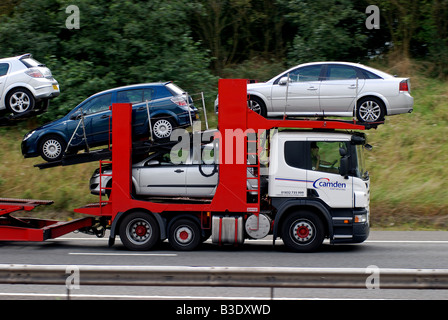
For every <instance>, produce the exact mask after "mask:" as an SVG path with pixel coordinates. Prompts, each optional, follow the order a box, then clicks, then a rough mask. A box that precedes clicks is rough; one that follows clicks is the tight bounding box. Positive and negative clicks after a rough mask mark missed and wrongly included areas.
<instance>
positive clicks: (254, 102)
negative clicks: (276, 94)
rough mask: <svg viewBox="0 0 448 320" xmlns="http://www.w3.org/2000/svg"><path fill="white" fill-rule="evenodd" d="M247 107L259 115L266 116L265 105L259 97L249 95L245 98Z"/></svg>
mask: <svg viewBox="0 0 448 320" xmlns="http://www.w3.org/2000/svg"><path fill="white" fill-rule="evenodd" d="M247 107H248V108H249V109H251V110H252V111H254V112H256V113H258V114H259V115H261V116H263V117H266V107H265V105H264V103H263V102H262V101H261V100H260V99H259V98H257V97H252V96H249V98H248V99H247Z"/></svg>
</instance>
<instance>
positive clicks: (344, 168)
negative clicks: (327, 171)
mask: <svg viewBox="0 0 448 320" xmlns="http://www.w3.org/2000/svg"><path fill="white" fill-rule="evenodd" d="M348 159H349V158H348V157H347V156H343V157H342V158H341V164H340V166H339V174H340V175H341V176H343V177H346V178H347V177H348V166H349V162H348Z"/></svg>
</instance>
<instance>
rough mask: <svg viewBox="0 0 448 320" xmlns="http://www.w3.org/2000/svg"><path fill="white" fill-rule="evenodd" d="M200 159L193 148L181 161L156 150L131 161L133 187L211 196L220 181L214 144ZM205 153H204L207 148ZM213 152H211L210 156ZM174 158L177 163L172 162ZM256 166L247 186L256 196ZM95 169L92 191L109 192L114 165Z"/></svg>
mask: <svg viewBox="0 0 448 320" xmlns="http://www.w3.org/2000/svg"><path fill="white" fill-rule="evenodd" d="M207 148H209V149H208V150H207V151H206V152H205V154H209V156H206V157H205V158H202V159H201V165H199V161H198V160H197V157H196V156H195V155H194V154H193V150H191V151H190V152H189V153H188V154H187V155H186V156H184V157H181V158H182V159H181V160H180V163H177V161H172V159H171V155H170V152H166V151H161V152H156V153H153V154H152V155H150V156H149V157H147V158H146V159H144V160H142V161H140V162H137V163H135V164H133V165H132V190H133V194H134V195H136V196H162V197H188V198H212V197H213V195H214V194H215V191H216V187H217V184H218V171H219V165H217V164H216V165H215V160H214V158H213V151H211V152H210V150H212V149H213V147H207ZM202 152H203V155H204V151H202ZM210 154H211V156H210ZM173 162H175V163H173ZM253 170H255V169H254V168H248V169H247V177H248V179H247V181H246V186H247V189H248V190H250V191H248V194H249V195H250V196H251V197H252V198H253V197H256V196H257V194H258V191H257V190H258V181H257V179H254V178H255V175H254V174H253ZM101 173H102V176H101V187H100V169H99V168H98V169H96V170H95V171H94V172H93V175H92V177H91V178H90V184H89V185H90V192H91V193H92V194H94V195H99V194H100V193H101V194H102V195H104V194H106V195H107V196H110V193H111V187H112V168H111V165H109V164H107V165H105V166H103V167H102V168H101ZM260 184H261V186H260V187H261V190H264V189H267V184H266V180H265V179H264V177H262V178H261V179H260Z"/></svg>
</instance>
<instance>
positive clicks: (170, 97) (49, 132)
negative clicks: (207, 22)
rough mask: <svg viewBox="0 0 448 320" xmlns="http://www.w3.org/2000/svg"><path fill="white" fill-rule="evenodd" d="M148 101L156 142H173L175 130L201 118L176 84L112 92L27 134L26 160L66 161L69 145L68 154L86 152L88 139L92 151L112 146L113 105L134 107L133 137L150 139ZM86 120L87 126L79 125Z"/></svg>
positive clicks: (135, 87) (24, 151)
mask: <svg viewBox="0 0 448 320" xmlns="http://www.w3.org/2000/svg"><path fill="white" fill-rule="evenodd" d="M146 101H148V105H149V110H150V117H151V125H152V133H153V137H154V138H156V139H163V138H169V137H170V135H171V133H172V131H173V129H175V128H179V127H188V126H190V124H191V122H190V120H191V121H194V120H195V119H197V118H198V110H197V109H196V108H195V107H194V106H193V103H192V100H191V98H187V94H186V93H185V91H183V90H182V89H181V88H179V87H178V86H176V85H175V84H174V83H172V82H163V83H145V84H137V85H130V86H125V87H120V88H115V89H110V90H106V91H102V92H99V93H96V94H94V95H92V96H91V97H89V98H87V99H86V100H84V101H83V102H82V103H80V104H79V105H78V106H77V107H75V108H74V109H73V110H72V111H70V112H69V113H68V114H67V115H66V116H65V117H63V118H61V119H58V120H55V121H53V122H50V123H47V124H45V125H43V126H41V127H39V128H37V129H35V130H32V131H30V132H29V133H27V134H26V135H25V136H24V138H23V141H22V154H23V155H24V156H25V157H26V158H28V157H36V156H41V157H42V158H43V159H44V160H46V161H57V160H60V159H61V158H62V156H63V154H64V152H65V150H66V149H67V145H69V143H70V145H69V147H68V149H67V150H68V152H72V153H73V152H77V151H78V150H80V149H84V148H86V139H87V145H88V146H89V147H94V146H100V145H106V144H108V142H109V132H110V124H111V121H110V117H111V116H112V112H111V111H110V109H109V107H110V106H111V105H112V103H132V105H133V106H132V120H133V136H134V138H139V137H145V136H146V137H148V136H149V121H148V111H147V108H146V105H147V103H146ZM81 115H84V117H81ZM82 118H83V119H82ZM82 120H83V122H84V126H82V125H79V124H80V121H82ZM78 125H79V126H78ZM83 127H84V128H85V136H86V139H84V130H83ZM75 130H76V133H75V134H74V132H75ZM70 139H72V140H71V141H70Z"/></svg>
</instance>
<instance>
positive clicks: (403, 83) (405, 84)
mask: <svg viewBox="0 0 448 320" xmlns="http://www.w3.org/2000/svg"><path fill="white" fill-rule="evenodd" d="M409 89H410V88H409V83H408V80H403V81H401V82H400V91H407V92H410V91H411V90H409Z"/></svg>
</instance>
